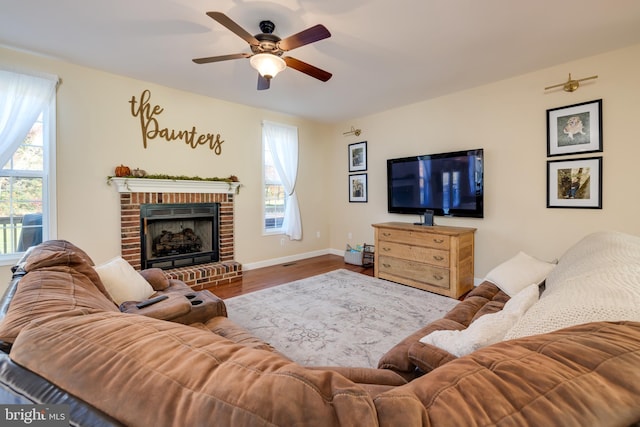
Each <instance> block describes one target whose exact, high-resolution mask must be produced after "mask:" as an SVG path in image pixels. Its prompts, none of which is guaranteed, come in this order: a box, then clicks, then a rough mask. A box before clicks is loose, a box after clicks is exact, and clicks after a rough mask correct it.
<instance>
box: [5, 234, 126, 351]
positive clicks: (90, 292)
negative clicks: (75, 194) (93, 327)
mask: <svg viewBox="0 0 640 427" xmlns="http://www.w3.org/2000/svg"><path fill="white" fill-rule="evenodd" d="M25 268H27V269H28V273H27V274H26V275H25V276H24V277H22V278H21V279H20V282H19V284H18V286H17V289H16V292H15V295H14V296H13V299H12V300H11V304H10V305H9V308H8V310H7V313H6V315H5V317H4V319H3V320H2V322H1V323H0V340H2V341H5V342H7V343H12V342H13V341H14V340H15V338H16V336H17V335H18V334H19V333H20V331H21V330H22V328H24V327H25V326H26V325H27V324H29V322H31V321H32V320H34V319H40V318H44V317H47V316H50V315H55V314H58V313H66V312H69V311H71V310H76V309H87V310H89V311H95V310H99V311H115V312H117V311H118V307H117V306H116V305H115V303H114V302H113V301H112V300H111V299H110V298H108V297H107V296H105V294H104V293H103V292H101V288H102V289H104V288H103V287H102V283H101V282H100V279H99V277H98V275H97V273H96V272H95V271H94V269H93V267H92V266H91V265H90V264H89V262H88V260H87V258H85V257H84V256H82V254H80V253H79V252H77V251H76V250H75V248H74V247H72V245H71V246H68V245H66V244H64V243H61V242H51V243H49V242H45V243H43V244H42V245H41V246H38V247H36V249H35V250H34V251H33V252H32V254H31V256H30V257H29V259H28V260H27V264H26V266H25ZM105 292H106V291H105Z"/></svg>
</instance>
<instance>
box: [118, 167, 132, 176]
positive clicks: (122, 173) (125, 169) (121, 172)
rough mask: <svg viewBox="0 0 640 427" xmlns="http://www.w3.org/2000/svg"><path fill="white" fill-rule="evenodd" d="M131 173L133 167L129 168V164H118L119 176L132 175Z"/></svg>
mask: <svg viewBox="0 0 640 427" xmlns="http://www.w3.org/2000/svg"><path fill="white" fill-rule="evenodd" d="M130 175H131V169H129V166H125V165H122V164H121V165H120V166H116V176H117V177H123V176H130Z"/></svg>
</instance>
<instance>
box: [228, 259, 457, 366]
mask: <svg viewBox="0 0 640 427" xmlns="http://www.w3.org/2000/svg"><path fill="white" fill-rule="evenodd" d="M457 303H458V301H457V300H455V299H452V298H448V297H444V296H440V295H437V294H433V293H431V292H427V291H423V290H420V289H415V288H412V287H409V286H404V285H400V284H397V283H393V282H388V281H386V280H381V279H376V278H373V277H370V276H366V275H363V274H360V273H354V272H352V271H349V270H344V269H340V270H335V271H332V272H329V273H326V274H321V275H318V276H314V277H310V278H307V279H302V280H298V281H295V282H291V283H287V284H284V285H280V286H276V287H273V288H269V289H264V290H260V291H256V292H252V293H249V294H246V295H241V296H238V297H233V298H229V299H226V300H225V304H226V305H227V310H228V313H229V318H230V319H231V320H233V321H234V322H236V323H237V324H239V325H242V326H244V327H245V328H246V329H248V330H249V331H250V332H252V333H253V334H254V335H255V336H257V337H259V338H261V339H262V340H264V341H266V342H268V343H270V344H271V345H272V346H274V347H275V348H276V349H277V350H279V351H280V352H282V353H284V354H285V355H287V356H288V357H289V358H291V359H293V360H294V361H296V362H298V363H300V364H303V365H308V366H318V365H331V366H363V367H376V366H377V364H378V360H379V359H380V357H381V356H382V355H383V354H384V353H386V352H387V351H388V350H389V349H391V347H393V346H394V345H395V344H397V343H398V342H399V341H400V340H402V339H403V338H405V337H406V336H408V335H409V334H411V333H413V332H415V331H416V330H418V329H419V328H421V327H422V326H425V325H426V324H428V323H429V322H431V321H433V320H436V319H439V318H440V317H442V316H443V315H444V314H445V313H446V312H447V311H449V310H450V309H451V308H453V306H455V305H456V304H457Z"/></svg>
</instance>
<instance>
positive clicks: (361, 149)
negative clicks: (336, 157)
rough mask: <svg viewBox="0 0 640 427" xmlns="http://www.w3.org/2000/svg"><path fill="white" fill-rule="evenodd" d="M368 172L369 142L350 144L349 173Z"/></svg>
mask: <svg viewBox="0 0 640 427" xmlns="http://www.w3.org/2000/svg"><path fill="white" fill-rule="evenodd" d="M366 170H367V141H363V142H356V143H355V144H349V172H359V171H366Z"/></svg>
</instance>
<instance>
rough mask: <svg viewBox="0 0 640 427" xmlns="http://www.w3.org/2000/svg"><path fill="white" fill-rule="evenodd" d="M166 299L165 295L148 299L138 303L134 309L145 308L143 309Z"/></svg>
mask: <svg viewBox="0 0 640 427" xmlns="http://www.w3.org/2000/svg"><path fill="white" fill-rule="evenodd" d="M167 298H169V297H168V296H167V295H160V296H157V297H155V298H150V299H148V300H144V301H140V302H139V303H137V304H136V307H138V308H145V307H148V306H150V305H153V304H155V303H157V302H160V301H164V300H166V299H167Z"/></svg>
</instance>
